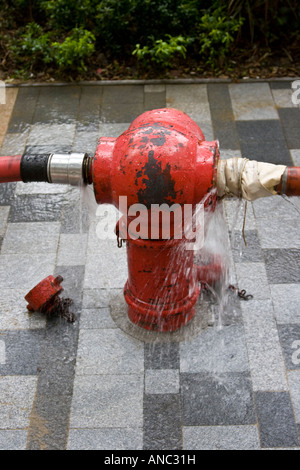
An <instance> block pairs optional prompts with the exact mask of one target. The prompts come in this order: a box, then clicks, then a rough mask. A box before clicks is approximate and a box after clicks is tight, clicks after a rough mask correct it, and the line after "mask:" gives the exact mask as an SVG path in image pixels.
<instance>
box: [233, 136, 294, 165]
mask: <svg viewBox="0 0 300 470" xmlns="http://www.w3.org/2000/svg"><path fill="white" fill-rule="evenodd" d="M241 152H242V156H243V158H249V160H258V161H260V162H266V163H273V164H275V165H287V166H291V164H292V161H291V156H290V153H289V150H288V147H287V145H286V143H285V142H284V141H280V140H275V141H274V142H272V143H270V142H262V143H259V142H253V143H252V142H241Z"/></svg>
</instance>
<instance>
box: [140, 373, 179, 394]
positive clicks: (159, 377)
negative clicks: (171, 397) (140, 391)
mask: <svg viewBox="0 0 300 470" xmlns="http://www.w3.org/2000/svg"><path fill="white" fill-rule="evenodd" d="M145 393H148V394H149V393H152V394H161V393H179V371H178V370H176V369H147V370H146V371H145Z"/></svg>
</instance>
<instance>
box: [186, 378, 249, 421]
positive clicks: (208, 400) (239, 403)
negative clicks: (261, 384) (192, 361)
mask: <svg viewBox="0 0 300 470" xmlns="http://www.w3.org/2000/svg"><path fill="white" fill-rule="evenodd" d="M181 394H182V420H183V425H184V426H217V425H233V424H234V425H241V424H255V422H256V419H255V412H254V405H253V399H252V389H251V379H250V377H249V374H248V373H246V372H228V373H217V374H209V373H205V372H204V373H196V374H193V373H182V374H181ZM191 398H192V399H191Z"/></svg>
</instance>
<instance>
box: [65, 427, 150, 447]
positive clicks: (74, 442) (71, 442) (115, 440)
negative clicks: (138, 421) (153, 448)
mask: <svg viewBox="0 0 300 470" xmlns="http://www.w3.org/2000/svg"><path fill="white" fill-rule="evenodd" d="M141 449H143V430H142V429H141V428H133V429H128V428H103V429H99V428H98V429H70V432H69V438H68V445H67V450H113V451H115V450H131V451H132V450H141Z"/></svg>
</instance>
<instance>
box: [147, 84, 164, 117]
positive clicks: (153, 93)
mask: <svg viewBox="0 0 300 470" xmlns="http://www.w3.org/2000/svg"><path fill="white" fill-rule="evenodd" d="M165 107H166V86H165V85H151V84H150V85H145V86H144V110H145V111H149V110H151V109H159V108H165Z"/></svg>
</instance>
